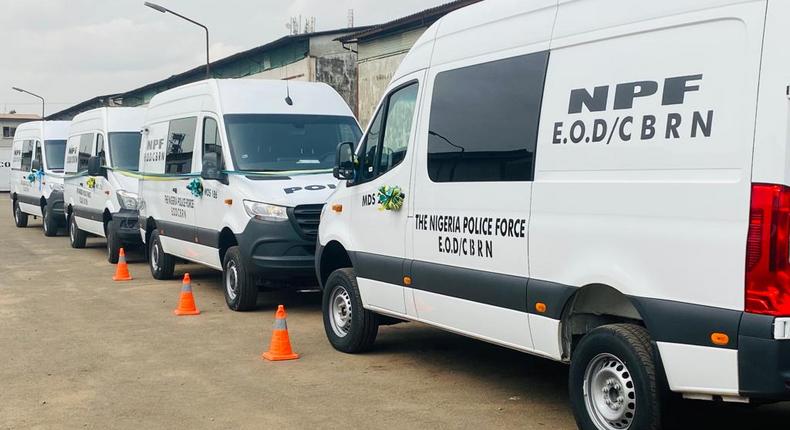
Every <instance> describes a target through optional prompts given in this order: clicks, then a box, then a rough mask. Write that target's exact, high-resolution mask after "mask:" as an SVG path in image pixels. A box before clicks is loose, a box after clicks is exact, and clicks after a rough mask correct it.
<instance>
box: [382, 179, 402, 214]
mask: <svg viewBox="0 0 790 430" xmlns="http://www.w3.org/2000/svg"><path fill="white" fill-rule="evenodd" d="M405 200H406V194H404V193H403V191H402V190H401V189H400V187H398V186H394V187H388V186H386V185H384V186H382V187H381V188H379V210H387V211H399V210H401V208H402V207H403V202H404V201H405Z"/></svg>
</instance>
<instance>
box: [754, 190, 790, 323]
mask: <svg viewBox="0 0 790 430" xmlns="http://www.w3.org/2000/svg"><path fill="white" fill-rule="evenodd" d="M789 259H790V188H788V187H786V186H783V185H767V184H754V185H753V186H752V202H751V208H750V215H749V236H748V239H747V243H746V312H751V313H755V314H764V315H774V316H790V260H789Z"/></svg>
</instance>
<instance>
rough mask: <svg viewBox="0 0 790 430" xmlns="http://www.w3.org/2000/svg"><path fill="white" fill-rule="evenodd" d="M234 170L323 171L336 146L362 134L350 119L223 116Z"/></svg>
mask: <svg viewBox="0 0 790 430" xmlns="http://www.w3.org/2000/svg"><path fill="white" fill-rule="evenodd" d="M225 128H226V129H227V132H228V143H229V145H230V152H231V155H232V156H233V163H234V165H235V166H236V170H240V171H267V172H282V171H288V170H323V169H331V168H332V167H334V165H335V152H336V150H337V145H338V144H340V143H343V142H354V144H356V142H358V141H359V138H360V137H361V135H362V132H361V131H360V129H359V126H358V125H357V122H356V121H354V119H353V118H351V117H346V116H329V115H269V114H263V115H259V114H234V115H225Z"/></svg>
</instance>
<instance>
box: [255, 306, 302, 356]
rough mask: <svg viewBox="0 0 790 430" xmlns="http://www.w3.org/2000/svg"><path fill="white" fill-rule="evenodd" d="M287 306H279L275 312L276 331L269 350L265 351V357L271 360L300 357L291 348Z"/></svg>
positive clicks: (273, 333)
mask: <svg viewBox="0 0 790 430" xmlns="http://www.w3.org/2000/svg"><path fill="white" fill-rule="evenodd" d="M285 317H286V315H285V306H283V305H280V306H278V307H277V313H276V314H274V318H275V319H274V331H273V332H272V342H271V344H270V345H269V351H268V352H264V353H263V358H264V359H266V360H270V361H283V360H295V359H297V358H299V354H296V353H294V352H293V350H292V349H291V339H290V338H289V337H288V324H287V323H286V322H285Z"/></svg>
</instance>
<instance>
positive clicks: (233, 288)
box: [222, 246, 258, 312]
mask: <svg viewBox="0 0 790 430" xmlns="http://www.w3.org/2000/svg"><path fill="white" fill-rule="evenodd" d="M255 281H256V279H255V276H254V275H252V274H251V273H250V272H249V270H247V267H245V265H244V260H242V258H241V251H240V250H239V247H238V246H232V247H230V248H228V250H227V251H226V252H225V258H223V259H222V286H223V290H224V292H225V303H227V304H228V307H229V308H230V309H231V310H234V311H237V312H245V311H250V310H252V309H255V306H256V305H257V303H258V284H257V282H255Z"/></svg>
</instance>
